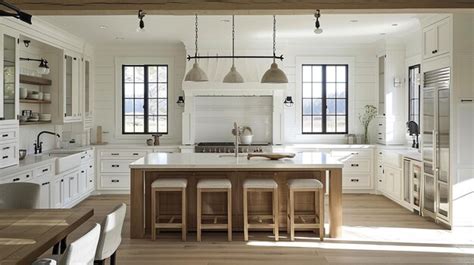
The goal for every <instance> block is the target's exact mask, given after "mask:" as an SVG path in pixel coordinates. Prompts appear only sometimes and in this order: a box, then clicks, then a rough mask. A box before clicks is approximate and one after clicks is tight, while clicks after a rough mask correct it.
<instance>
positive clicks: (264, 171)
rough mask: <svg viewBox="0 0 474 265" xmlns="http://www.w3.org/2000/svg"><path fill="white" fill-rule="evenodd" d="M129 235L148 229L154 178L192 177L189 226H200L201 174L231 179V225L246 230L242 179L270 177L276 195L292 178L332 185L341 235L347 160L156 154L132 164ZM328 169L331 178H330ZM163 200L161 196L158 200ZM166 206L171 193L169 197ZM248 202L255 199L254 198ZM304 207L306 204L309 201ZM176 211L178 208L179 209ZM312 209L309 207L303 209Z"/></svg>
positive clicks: (333, 220)
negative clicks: (198, 200) (343, 171)
mask: <svg viewBox="0 0 474 265" xmlns="http://www.w3.org/2000/svg"><path fill="white" fill-rule="evenodd" d="M130 168H131V174H130V184H131V188H130V217H131V218H130V237H131V238H146V237H147V233H149V232H150V229H151V228H150V227H151V224H150V222H151V221H150V218H149V216H150V211H151V183H152V182H153V181H155V180H156V179H159V178H173V177H180V178H186V179H187V180H188V187H187V191H186V192H187V198H189V199H188V200H189V203H188V209H187V211H188V216H189V217H188V220H189V223H188V228H189V229H190V230H192V229H194V228H195V227H196V222H195V220H196V203H194V200H195V198H196V183H197V182H198V181H199V180H200V179H203V178H226V179H229V180H230V182H231V183H232V194H233V195H232V197H233V198H234V199H233V200H232V204H233V205H232V211H233V222H232V223H233V229H234V230H236V231H238V230H242V227H243V222H242V218H243V217H242V212H243V210H242V207H243V206H242V205H243V202H242V198H243V194H242V192H243V191H242V183H243V182H244V181H245V180H246V179H248V178H272V179H274V180H275V182H277V183H278V189H279V192H278V194H281V195H283V194H287V192H288V191H287V183H288V180H290V179H294V178H301V179H311V178H312V179H318V180H320V181H321V182H322V183H323V185H324V186H325V188H326V186H329V195H328V197H329V225H330V229H329V235H330V236H331V237H340V236H341V235H342V168H343V164H342V163H341V162H339V161H337V160H335V159H333V158H332V157H331V156H330V155H329V154H326V153H321V152H302V153H298V154H296V156H295V157H294V158H292V159H282V160H278V161H272V160H268V159H266V158H252V159H251V160H247V157H246V155H245V154H240V156H239V157H234V156H233V154H215V153H171V154H167V153H153V154H148V155H147V156H145V157H143V158H140V159H138V160H137V161H135V162H133V163H131V164H130ZM327 173H328V176H329V182H327V181H326V174H327ZM160 200H161V199H160ZM166 200H169V201H167V204H168V205H171V206H172V205H180V204H178V203H174V202H173V201H172V200H173V198H172V197H170V198H167V199H165V201H166ZM249 203H252V201H250V202H249ZM278 203H279V206H278V207H279V209H280V220H282V222H280V229H282V230H284V229H286V217H285V216H286V210H285V209H287V205H286V203H287V202H286V200H285V199H284V198H280V200H279V202H278ZM305 207H308V206H307V205H306V206H305ZM176 210H177V209H176ZM303 210H304V211H308V212H309V211H311V209H306V208H304V209H303Z"/></svg>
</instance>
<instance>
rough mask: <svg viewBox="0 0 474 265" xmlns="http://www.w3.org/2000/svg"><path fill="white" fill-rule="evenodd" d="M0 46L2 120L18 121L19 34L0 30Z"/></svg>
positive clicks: (3, 29) (0, 113)
mask: <svg viewBox="0 0 474 265" xmlns="http://www.w3.org/2000/svg"><path fill="white" fill-rule="evenodd" d="M0 29H1V30H2V34H1V35H0V46H1V47H2V53H1V60H0V68H1V69H2V72H3V74H2V75H0V87H1V89H0V120H16V119H17V115H18V108H19V107H18V105H19V97H18V84H19V71H18V70H19V65H18V61H19V55H18V37H19V36H18V34H17V33H15V32H12V31H10V30H7V29H5V28H0Z"/></svg>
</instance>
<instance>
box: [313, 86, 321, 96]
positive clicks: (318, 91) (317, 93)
mask: <svg viewBox="0 0 474 265" xmlns="http://www.w3.org/2000/svg"><path fill="white" fill-rule="evenodd" d="M322 97H323V84H322V83H313V98H322Z"/></svg>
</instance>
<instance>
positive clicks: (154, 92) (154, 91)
mask: <svg viewBox="0 0 474 265" xmlns="http://www.w3.org/2000/svg"><path fill="white" fill-rule="evenodd" d="M148 97H150V98H157V97H158V84H157V83H149V84H148Z"/></svg>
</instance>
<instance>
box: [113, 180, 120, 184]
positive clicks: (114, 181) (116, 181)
mask: <svg viewBox="0 0 474 265" xmlns="http://www.w3.org/2000/svg"><path fill="white" fill-rule="evenodd" d="M119 182H120V180H118V179H113V180H112V183H119Z"/></svg>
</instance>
